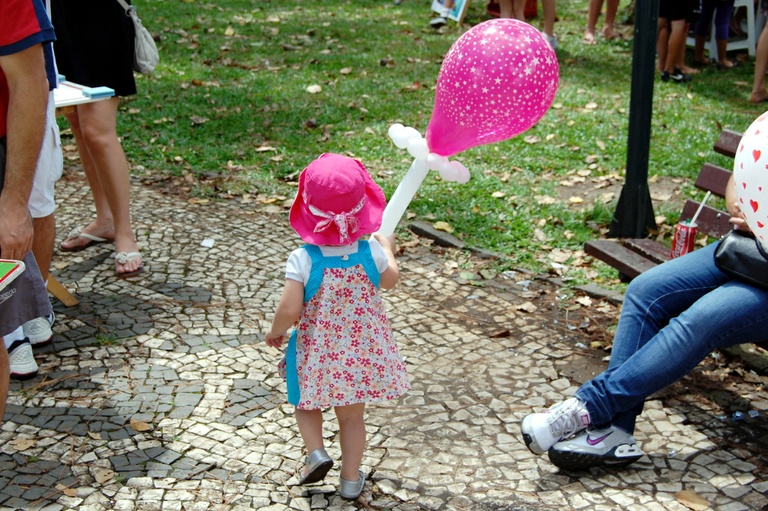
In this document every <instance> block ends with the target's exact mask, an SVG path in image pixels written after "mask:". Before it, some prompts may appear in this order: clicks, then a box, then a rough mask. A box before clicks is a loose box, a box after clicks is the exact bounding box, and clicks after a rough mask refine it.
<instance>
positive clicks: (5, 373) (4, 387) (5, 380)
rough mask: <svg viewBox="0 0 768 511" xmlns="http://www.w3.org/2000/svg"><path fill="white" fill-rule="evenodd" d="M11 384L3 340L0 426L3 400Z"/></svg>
mask: <svg viewBox="0 0 768 511" xmlns="http://www.w3.org/2000/svg"><path fill="white" fill-rule="evenodd" d="M10 385H11V365H10V363H9V362H8V352H7V351H6V350H5V342H0V426H2V424H3V416H5V402H6V401H7V400H8V387H10Z"/></svg>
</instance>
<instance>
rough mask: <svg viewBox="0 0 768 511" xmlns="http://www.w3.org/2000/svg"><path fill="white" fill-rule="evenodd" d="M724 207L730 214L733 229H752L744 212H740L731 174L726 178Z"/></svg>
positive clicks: (749, 230)
mask: <svg viewBox="0 0 768 511" xmlns="http://www.w3.org/2000/svg"><path fill="white" fill-rule="evenodd" d="M725 208H726V210H728V213H729V214H730V215H731V218H730V220H729V222H731V223H732V224H733V227H734V228H735V229H739V230H740V231H747V232H751V231H752V229H750V228H749V226H748V225H747V221H746V220H745V219H744V213H742V212H741V207H740V206H739V198H738V197H736V187H735V186H734V184H733V174H731V177H730V178H729V179H728V184H727V185H725Z"/></svg>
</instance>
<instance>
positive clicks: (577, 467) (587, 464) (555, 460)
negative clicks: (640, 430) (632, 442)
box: [548, 449, 643, 472]
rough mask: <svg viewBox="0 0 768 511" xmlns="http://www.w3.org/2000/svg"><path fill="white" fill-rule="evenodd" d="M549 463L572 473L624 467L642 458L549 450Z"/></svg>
mask: <svg viewBox="0 0 768 511" xmlns="http://www.w3.org/2000/svg"><path fill="white" fill-rule="evenodd" d="M548 454H549V461H551V462H552V464H553V465H555V466H556V467H559V468H562V469H563V470H571V471H574V472H578V471H582V470H589V469H590V468H592V467H600V466H602V467H617V468H618V467H624V466H626V465H629V464H630V463H634V462H636V461H637V460H639V459H640V458H642V457H643V456H642V455H640V456H628V457H625V458H614V457H610V456H598V455H595V454H586V453H583V452H569V451H556V450H554V449H550V450H549V452H548Z"/></svg>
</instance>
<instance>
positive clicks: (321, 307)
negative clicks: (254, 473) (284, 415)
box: [285, 241, 410, 410]
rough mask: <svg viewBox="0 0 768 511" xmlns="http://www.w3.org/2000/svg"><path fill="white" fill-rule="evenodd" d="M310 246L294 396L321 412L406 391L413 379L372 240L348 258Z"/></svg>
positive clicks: (290, 368)
mask: <svg viewBox="0 0 768 511" xmlns="http://www.w3.org/2000/svg"><path fill="white" fill-rule="evenodd" d="M304 249H305V250H306V251H307V252H308V253H309V255H310V258H311V260H312V269H311V272H310V276H309V281H308V283H307V285H306V286H305V288H304V308H303V311H302V314H301V318H300V319H299V323H298V326H297V327H296V329H295V330H294V332H293V334H292V335H291V339H290V341H289V342H288V349H287V352H286V357H285V364H286V367H285V369H286V383H287V387H288V402H289V403H291V404H292V405H295V406H296V407H297V408H299V409H301V410H317V409H323V408H329V407H332V406H345V405H351V404H356V403H371V402H376V401H383V400H387V399H394V398H397V397H400V396H402V395H403V394H404V393H405V392H406V391H407V390H408V389H410V383H409V382H408V374H407V371H406V368H405V362H404V361H403V358H402V357H401V356H400V352H399V350H398V349H397V344H396V343H395V341H394V336H393V334H392V327H391V326H390V324H389V320H388V319H387V316H386V313H385V310H384V302H383V300H382V299H381V296H380V295H379V293H378V287H379V277H380V276H379V271H378V269H377V268H376V264H375V262H374V260H373V257H372V256H371V251H370V247H369V245H368V242H367V241H359V242H358V250H357V252H356V253H354V254H349V255H344V256H323V254H322V252H321V251H320V248H319V247H317V246H315V245H306V246H305V247H304Z"/></svg>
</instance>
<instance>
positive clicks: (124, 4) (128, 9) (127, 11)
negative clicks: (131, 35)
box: [117, 0, 136, 16]
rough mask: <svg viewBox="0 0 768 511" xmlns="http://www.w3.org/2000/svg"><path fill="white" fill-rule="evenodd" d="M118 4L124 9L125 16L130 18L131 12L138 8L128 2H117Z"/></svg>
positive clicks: (119, 0) (121, 0)
mask: <svg viewBox="0 0 768 511" xmlns="http://www.w3.org/2000/svg"><path fill="white" fill-rule="evenodd" d="M117 3H119V4H120V5H121V6H122V7H123V9H124V10H125V15H126V16H130V15H131V14H130V13H131V10H133V11H136V8H135V7H134V6H132V5H129V4H128V2H126V1H125V0H117Z"/></svg>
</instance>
